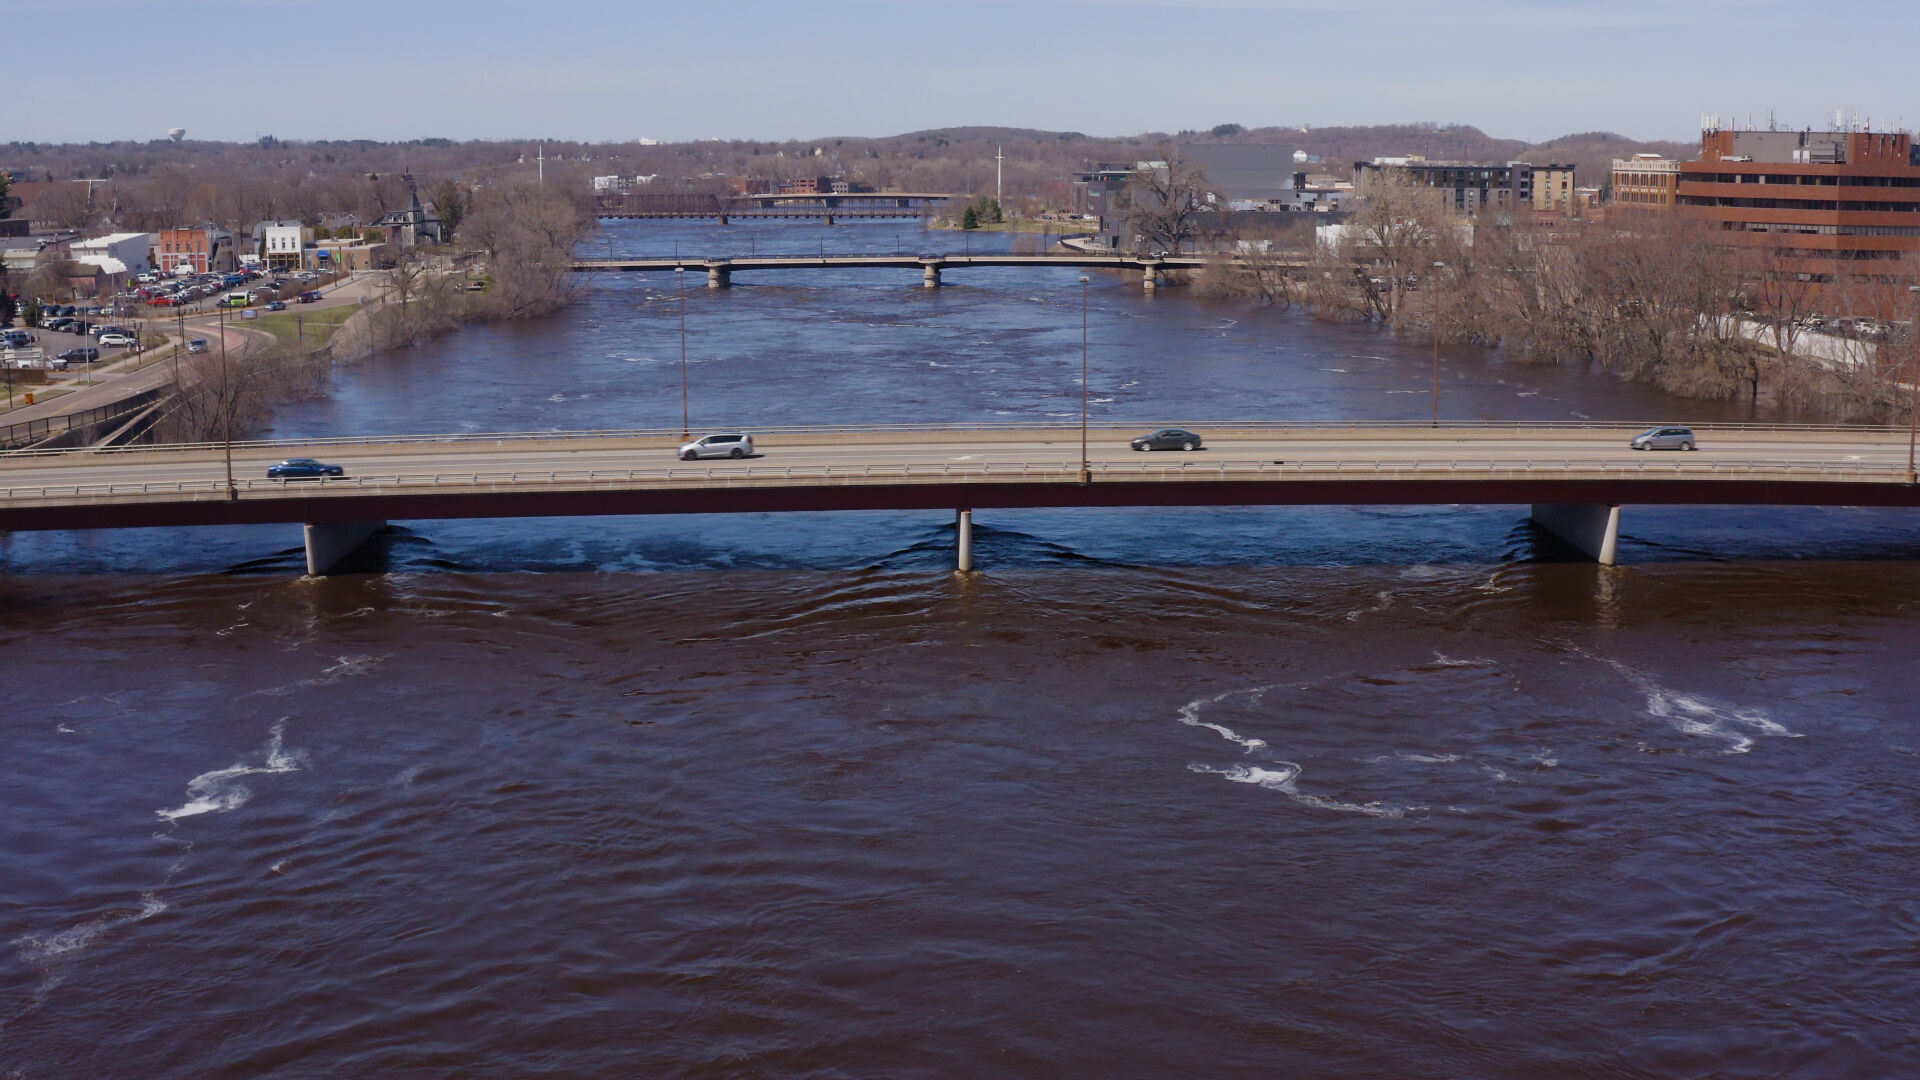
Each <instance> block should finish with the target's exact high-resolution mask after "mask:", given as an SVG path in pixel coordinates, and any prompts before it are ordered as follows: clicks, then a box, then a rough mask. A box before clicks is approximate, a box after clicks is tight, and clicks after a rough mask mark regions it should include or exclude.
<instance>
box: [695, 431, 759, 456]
mask: <svg viewBox="0 0 1920 1080" xmlns="http://www.w3.org/2000/svg"><path fill="white" fill-rule="evenodd" d="M752 456H753V436H751V435H741V434H733V435H708V436H706V437H705V438H700V439H695V440H693V441H692V442H690V443H685V444H683V445H682V446H681V447H680V460H682V461H692V460H694V459H696V458H703V457H724V458H743V457H752Z"/></svg>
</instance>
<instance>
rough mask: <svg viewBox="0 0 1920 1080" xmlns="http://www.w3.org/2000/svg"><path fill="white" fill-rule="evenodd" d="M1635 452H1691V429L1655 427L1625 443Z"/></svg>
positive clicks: (1692, 444)
mask: <svg viewBox="0 0 1920 1080" xmlns="http://www.w3.org/2000/svg"><path fill="white" fill-rule="evenodd" d="M1627 445H1628V446H1630V447H1632V448H1634V449H1635V450H1691V449H1693V448H1694V441H1693V429H1692V428H1683V427H1656V428H1648V429H1647V430H1645V431H1643V432H1641V433H1640V434H1638V435H1635V436H1634V437H1633V439H1632V440H1631V441H1630V442H1628V443H1627Z"/></svg>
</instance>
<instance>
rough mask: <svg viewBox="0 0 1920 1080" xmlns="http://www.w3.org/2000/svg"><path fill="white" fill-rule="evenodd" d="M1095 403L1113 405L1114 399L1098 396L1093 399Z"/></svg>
mask: <svg viewBox="0 0 1920 1080" xmlns="http://www.w3.org/2000/svg"><path fill="white" fill-rule="evenodd" d="M1093 403H1094V404H1095V405H1111V404H1113V399H1112V398H1110V397H1097V398H1094V399H1093Z"/></svg>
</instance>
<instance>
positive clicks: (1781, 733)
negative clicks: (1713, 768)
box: [1597, 657, 1801, 754]
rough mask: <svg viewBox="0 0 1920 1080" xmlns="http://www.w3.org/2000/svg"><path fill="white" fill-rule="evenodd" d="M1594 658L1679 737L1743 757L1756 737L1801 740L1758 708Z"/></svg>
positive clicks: (1618, 662) (1650, 714)
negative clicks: (1719, 745) (1693, 691)
mask: <svg viewBox="0 0 1920 1080" xmlns="http://www.w3.org/2000/svg"><path fill="white" fill-rule="evenodd" d="M1597 659H1599V660H1600V661H1601V662H1602V663H1604V664H1606V665H1607V666H1608V667H1610V668H1612V669H1614V670H1615V671H1617V672H1619V673H1620V674H1621V675H1622V676H1624V677H1625V678H1626V679H1627V680H1628V681H1630V682H1632V683H1633V684H1634V685H1635V686H1636V687H1638V688H1639V689H1640V693H1641V694H1642V695H1643V696H1644V697H1645V699H1646V703H1647V715H1649V716H1652V717H1655V718H1656V719H1659V720H1664V721H1666V722H1667V723H1668V724H1671V725H1673V727H1674V729H1675V730H1677V731H1679V732H1680V733H1681V734H1683V735H1692V736H1695V737H1697V738H1703V739H1715V740H1718V741H1720V742H1724V743H1726V744H1727V747H1726V750H1725V751H1724V753H1728V754H1744V753H1746V752H1747V751H1749V750H1752V749H1753V741H1754V738H1755V737H1758V736H1764V737H1767V738H1776V739H1798V738H1801V735H1800V734H1799V733H1798V732H1795V731H1790V730H1788V729H1787V727H1786V725H1784V724H1781V723H1779V722H1778V721H1775V720H1774V719H1773V718H1772V717H1770V716H1768V715H1767V714H1766V713H1765V712H1764V711H1763V710H1761V709H1757V708H1753V707H1750V706H1741V705H1735V704H1732V703H1731V702H1725V701H1717V700H1714V699H1712V698H1710V697H1708V696H1707V695H1705V694H1691V693H1687V692H1685V691H1682V690H1675V689H1672V688H1671V687H1666V686H1662V685H1660V684H1659V683H1658V682H1655V681H1654V680H1653V679H1652V678H1650V677H1649V676H1647V675H1645V674H1643V673H1641V672H1639V671H1635V670H1634V669H1633V668H1630V667H1628V666H1627V665H1626V664H1623V663H1621V662H1620V661H1618V660H1609V659H1606V658H1605V657H1599V658H1597Z"/></svg>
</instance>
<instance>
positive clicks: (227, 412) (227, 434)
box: [220, 308, 240, 502]
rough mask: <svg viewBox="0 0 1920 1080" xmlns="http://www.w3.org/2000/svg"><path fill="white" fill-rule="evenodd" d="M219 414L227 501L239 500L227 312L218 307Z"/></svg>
mask: <svg viewBox="0 0 1920 1080" xmlns="http://www.w3.org/2000/svg"><path fill="white" fill-rule="evenodd" d="M220 416H221V419H222V420H223V424H222V430H223V432H224V437H223V442H224V444H225V449H226V458H227V501H228V502H239V501H240V491H239V489H237V488H235V487H234V486H233V390H232V387H231V386H229V385H228V383H227V312H226V309H225V308H222V309H220Z"/></svg>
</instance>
